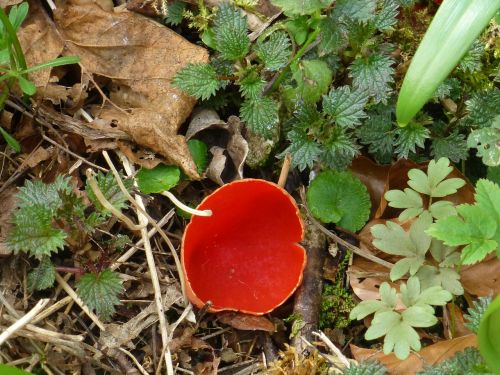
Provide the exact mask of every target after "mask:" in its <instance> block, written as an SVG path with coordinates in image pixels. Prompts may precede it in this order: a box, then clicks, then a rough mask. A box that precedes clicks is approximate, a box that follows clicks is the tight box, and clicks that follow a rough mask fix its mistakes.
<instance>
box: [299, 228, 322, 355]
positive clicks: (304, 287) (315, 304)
mask: <svg viewBox="0 0 500 375" xmlns="http://www.w3.org/2000/svg"><path fill="white" fill-rule="evenodd" d="M304 225H305V232H306V233H305V240H304V241H303V243H302V245H303V246H304V248H305V249H306V251H307V264H306V268H305V270H304V278H303V280H302V284H301V285H300V287H299V288H298V289H297V292H296V293H295V301H294V307H293V312H294V314H296V315H297V316H299V317H300V319H301V323H302V325H301V328H300V330H299V332H298V333H297V335H296V336H295V337H294V338H293V339H292V345H293V347H294V348H295V349H296V351H297V353H302V354H307V352H308V350H309V348H308V346H307V344H306V343H305V342H304V341H303V340H302V337H303V338H305V339H306V340H307V341H311V340H312V339H313V338H314V336H313V331H315V330H317V329H318V320H319V313H320V309H321V292H322V289H323V278H322V273H323V264H324V262H325V255H326V253H327V252H326V244H327V242H326V236H325V235H324V234H323V233H321V232H320V231H319V230H318V229H317V228H316V227H315V226H314V225H313V224H312V223H311V222H310V221H309V219H306V220H304Z"/></svg>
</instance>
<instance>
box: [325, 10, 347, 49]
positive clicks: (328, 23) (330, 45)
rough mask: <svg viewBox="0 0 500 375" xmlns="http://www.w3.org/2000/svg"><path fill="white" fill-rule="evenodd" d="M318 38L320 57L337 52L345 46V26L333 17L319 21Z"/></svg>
mask: <svg viewBox="0 0 500 375" xmlns="http://www.w3.org/2000/svg"><path fill="white" fill-rule="evenodd" d="M319 28H320V30H321V31H320V38H321V41H320V43H319V46H318V48H319V51H320V56H323V55H326V54H328V53H335V52H338V51H339V50H340V49H342V48H343V47H345V46H346V44H347V38H346V30H345V25H344V24H342V23H339V22H338V21H337V20H336V19H334V18H333V17H326V18H323V19H321V21H320V26H319Z"/></svg>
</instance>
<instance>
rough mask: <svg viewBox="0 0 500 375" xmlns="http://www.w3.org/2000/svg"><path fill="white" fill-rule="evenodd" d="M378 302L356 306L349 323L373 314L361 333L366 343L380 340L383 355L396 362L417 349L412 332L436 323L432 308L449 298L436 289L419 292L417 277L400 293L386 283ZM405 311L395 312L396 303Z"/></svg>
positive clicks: (447, 294) (419, 286)
mask: <svg viewBox="0 0 500 375" xmlns="http://www.w3.org/2000/svg"><path fill="white" fill-rule="evenodd" d="M379 292H380V300H367V301H362V302H360V303H359V304H358V305H357V306H356V307H355V308H354V309H353V310H352V311H351V314H350V317H351V319H357V320H360V319H363V318H365V317H366V316H368V315H371V314H374V316H373V320H372V323H371V325H370V327H369V328H368V330H367V331H366V333H365V338H366V339H367V340H374V339H377V338H380V337H383V336H384V354H389V353H391V352H394V354H395V355H396V357H398V358H399V359H406V358H407V357H408V356H409V354H410V350H411V349H412V350H415V351H418V350H420V348H421V343H420V338H419V335H418V333H417V331H416V330H415V328H425V327H431V326H433V325H434V324H436V323H437V322H438V320H437V318H436V317H435V315H434V308H433V306H444V305H445V304H446V303H447V302H448V301H449V300H451V298H452V295H451V293H450V292H448V291H446V290H444V289H443V288H442V287H440V286H433V287H430V288H426V289H422V288H421V285H420V281H419V279H418V278H417V277H410V278H409V279H408V282H407V283H406V284H401V286H400V293H398V292H397V290H396V289H395V288H392V287H391V286H390V285H389V284H388V283H382V285H381V286H380V289H379ZM399 301H400V302H401V303H402V304H403V305H404V306H405V308H404V310H403V311H401V310H400V309H399V308H397V304H398V302H399Z"/></svg>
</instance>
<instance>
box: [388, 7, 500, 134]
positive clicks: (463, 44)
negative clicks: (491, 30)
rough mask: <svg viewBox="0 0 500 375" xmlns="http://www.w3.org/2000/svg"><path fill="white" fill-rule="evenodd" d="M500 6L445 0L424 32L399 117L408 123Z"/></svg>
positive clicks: (403, 92) (398, 109)
mask: <svg viewBox="0 0 500 375" xmlns="http://www.w3.org/2000/svg"><path fill="white" fill-rule="evenodd" d="M499 9H500V0H444V1H443V3H442V4H441V6H440V7H439V9H438V11H437V13H436V15H435V16H434V19H433V20H432V22H431V25H430V26H429V29H428V30H427V32H426V33H425V35H424V38H423V39H422V42H421V43H420V45H419V47H418V49H417V52H416V53H415V56H414V57H413V60H412V62H411V65H410V68H409V69H408V72H407V73H406V76H405V78H404V81H403V85H402V87H401V91H400V93H399V98H398V103H397V106H396V118H397V121H398V124H399V125H400V126H406V125H407V124H408V123H409V122H410V120H411V119H412V118H413V116H415V114H416V113H417V112H418V111H419V110H420V109H421V108H422V107H423V106H424V104H425V103H426V102H427V100H429V98H430V97H431V96H432V95H433V94H434V92H435V91H436V89H437V87H438V86H439V84H440V83H441V82H442V81H443V80H444V79H445V78H446V77H447V76H448V75H449V74H450V72H451V71H452V70H453V68H454V67H455V66H456V65H457V64H458V62H459V61H460V59H461V58H462V57H463V55H464V54H465V53H466V52H467V51H468V50H469V48H470V46H471V45H472V42H473V41H474V40H475V39H476V38H477V37H478V36H479V34H480V33H481V31H482V30H483V29H484V28H485V27H486V26H487V25H488V23H489V21H490V20H491V19H492V18H493V16H494V15H495V13H496V12H497V11H498V10H499Z"/></svg>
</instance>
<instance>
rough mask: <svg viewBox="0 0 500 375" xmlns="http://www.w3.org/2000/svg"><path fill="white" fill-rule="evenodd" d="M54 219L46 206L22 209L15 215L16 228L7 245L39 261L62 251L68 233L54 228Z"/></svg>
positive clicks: (11, 233)
mask: <svg viewBox="0 0 500 375" xmlns="http://www.w3.org/2000/svg"><path fill="white" fill-rule="evenodd" d="M52 217H53V213H52V212H51V211H50V209H49V208H48V207H46V206H44V205H40V204H36V205H33V206H27V207H22V208H20V209H19V210H18V211H16V212H15V213H14V217H13V223H14V228H13V229H12V231H11V232H10V233H9V234H8V236H7V245H8V246H9V247H10V248H11V249H12V250H13V251H15V252H17V251H23V252H26V253H28V254H30V255H32V256H34V257H36V258H38V259H42V258H43V257H44V256H45V255H48V256H50V254H51V253H55V252H57V251H58V250H60V249H62V248H63V247H64V240H65V238H66V233H65V232H64V231H62V230H61V229H56V228H54V227H52Z"/></svg>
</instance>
